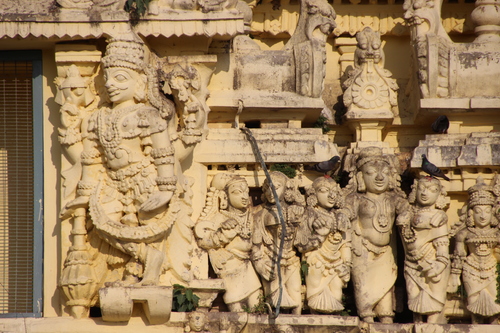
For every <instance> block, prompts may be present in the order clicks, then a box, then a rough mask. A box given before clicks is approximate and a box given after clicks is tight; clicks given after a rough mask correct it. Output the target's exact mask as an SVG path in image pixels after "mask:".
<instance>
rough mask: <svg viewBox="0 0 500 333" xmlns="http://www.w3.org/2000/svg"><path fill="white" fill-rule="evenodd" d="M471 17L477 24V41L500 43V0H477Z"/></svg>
mask: <svg viewBox="0 0 500 333" xmlns="http://www.w3.org/2000/svg"><path fill="white" fill-rule="evenodd" d="M470 17H471V20H472V22H474V24H475V25H476V28H475V29H474V30H475V32H476V34H477V38H476V39H475V40H474V42H475V43H500V1H499V0H476V8H475V9H474V10H473V11H472V13H471V14H470Z"/></svg>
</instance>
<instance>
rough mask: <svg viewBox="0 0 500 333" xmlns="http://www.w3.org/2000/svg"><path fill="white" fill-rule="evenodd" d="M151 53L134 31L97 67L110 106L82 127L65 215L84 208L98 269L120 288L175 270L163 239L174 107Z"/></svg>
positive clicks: (171, 186) (170, 216)
mask: <svg viewBox="0 0 500 333" xmlns="http://www.w3.org/2000/svg"><path fill="white" fill-rule="evenodd" d="M150 56H152V55H150V54H149V53H148V50H147V49H146V48H145V46H144V43H143V42H142V40H141V39H140V38H139V37H138V36H136V35H135V34H133V33H129V34H124V35H120V36H119V37H116V38H113V39H111V40H110V41H109V44H108V46H107V49H106V55H105V56H104V57H103V59H102V66H103V69H104V75H105V82H106V83H105V87H106V89H107V92H108V95H109V100H110V102H111V107H102V108H101V109H99V110H97V111H96V112H94V113H93V114H92V115H91V116H90V117H89V118H88V119H86V121H85V123H84V124H83V125H82V136H83V138H84V139H83V152H82V154H81V163H82V164H83V171H82V177H81V180H80V181H79V183H78V187H77V198H76V199H75V200H73V201H71V202H70V203H68V204H67V205H66V207H65V209H64V210H63V215H67V214H70V213H71V212H72V211H73V210H75V209H80V208H84V209H86V208H88V209H89V212H90V220H91V224H90V225H91V229H92V230H91V234H90V235H89V237H90V242H91V243H92V246H93V247H94V248H95V249H98V250H97V253H96V257H97V256H98V255H103V254H106V259H102V260H101V259H99V260H98V259H97V258H94V259H95V260H97V261H98V264H97V268H96V269H97V270H99V276H100V279H101V281H110V282H113V281H115V282H119V283H118V284H119V285H122V284H124V285H130V284H135V285H144V286H148V285H157V284H159V279H160V275H161V274H162V273H163V272H165V271H166V270H167V269H169V268H171V267H172V263H171V262H170V260H168V259H167V255H166V252H168V249H167V248H168V247H167V245H166V244H165V240H166V238H167V235H168V233H172V232H173V231H172V230H175V229H176V228H177V227H172V224H173V222H174V221H175V220H176V218H177V216H178V213H179V211H180V208H179V205H180V203H179V201H180V199H179V198H178V194H179V193H180V192H181V191H182V190H181V189H179V187H178V186H177V177H176V176H175V174H174V162H175V158H174V149H173V146H172V145H171V143H170V137H169V133H168V129H167V127H168V126H167V125H168V123H167V122H168V120H169V117H171V115H172V113H173V112H174V106H173V103H172V102H171V101H169V100H167V99H166V98H164V97H162V96H160V94H159V89H158V86H157V79H156V78H155V75H156V69H155V68H154V66H151V65H150V60H151V59H150V58H149V57H150ZM151 61H153V60H151ZM174 193H176V195H174ZM185 196H186V198H187V197H189V195H187V194H186V195H185ZM167 207H168V208H167ZM95 236H98V237H97V238H96V237H95ZM179 238H180V237H179ZM103 262H104V265H103V264H102V263H103ZM102 275H104V276H106V275H108V276H107V277H104V278H103V277H102ZM180 275H182V273H179V275H178V280H183V278H186V276H182V277H181V276H180Z"/></svg>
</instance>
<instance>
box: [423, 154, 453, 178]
mask: <svg viewBox="0 0 500 333" xmlns="http://www.w3.org/2000/svg"><path fill="white" fill-rule="evenodd" d="M422 170H423V171H425V172H427V173H428V174H429V175H431V176H433V177H439V178H443V179H445V180H447V181H450V178H448V177H446V176H445V174H444V173H443V171H442V170H441V169H439V168H438V167H437V166H435V165H434V164H432V163H431V162H430V161H429V160H428V159H427V156H425V154H422Z"/></svg>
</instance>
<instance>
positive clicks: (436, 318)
mask: <svg viewBox="0 0 500 333" xmlns="http://www.w3.org/2000/svg"><path fill="white" fill-rule="evenodd" d="M427 322H428V323H430V324H446V323H447V321H446V318H445V316H444V313H443V312H435V313H431V314H429V315H428V316H427Z"/></svg>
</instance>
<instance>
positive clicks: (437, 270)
mask: <svg viewBox="0 0 500 333" xmlns="http://www.w3.org/2000/svg"><path fill="white" fill-rule="evenodd" d="M431 266H432V267H431V269H429V270H428V271H427V277H429V278H430V279H431V281H432V282H438V281H439V280H441V273H443V271H444V269H445V268H446V265H445V264H444V263H442V262H440V261H434V262H433V263H432V265H431Z"/></svg>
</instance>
